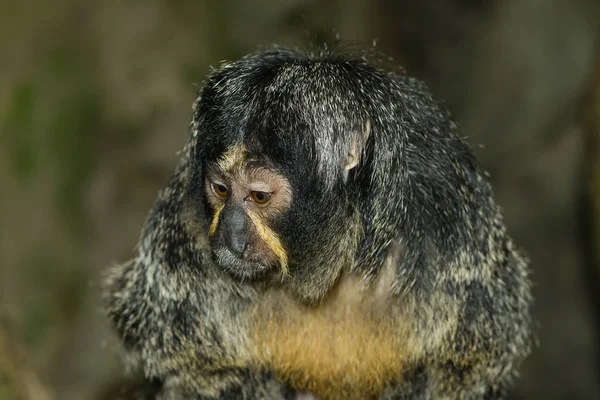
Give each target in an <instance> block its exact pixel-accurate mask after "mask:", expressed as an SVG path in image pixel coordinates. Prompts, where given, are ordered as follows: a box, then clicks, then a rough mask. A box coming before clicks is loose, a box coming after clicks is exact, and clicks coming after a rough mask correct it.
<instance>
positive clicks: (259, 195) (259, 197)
mask: <svg viewBox="0 0 600 400" xmlns="http://www.w3.org/2000/svg"><path fill="white" fill-rule="evenodd" d="M250 197H251V198H252V200H254V202H255V203H258V204H265V203H266V202H267V201H269V199H270V198H271V193H267V192H255V191H252V192H250Z"/></svg>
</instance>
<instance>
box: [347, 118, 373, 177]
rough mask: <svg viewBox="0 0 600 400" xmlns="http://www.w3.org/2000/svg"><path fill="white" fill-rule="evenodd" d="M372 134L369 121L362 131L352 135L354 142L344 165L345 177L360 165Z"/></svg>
mask: <svg viewBox="0 0 600 400" xmlns="http://www.w3.org/2000/svg"><path fill="white" fill-rule="evenodd" d="M370 134H371V121H370V120H367V121H366V122H365V123H364V125H363V126H362V129H361V130H359V131H358V132H355V133H354V134H353V135H352V142H351V143H350V147H349V148H348V155H347V156H346V160H345V161H344V165H343V169H344V177H347V176H348V171H350V170H351V169H352V168H354V167H356V166H357V165H358V164H360V161H361V160H360V159H361V156H362V153H363V150H364V148H365V145H366V144H367V139H368V138H369V135H370Z"/></svg>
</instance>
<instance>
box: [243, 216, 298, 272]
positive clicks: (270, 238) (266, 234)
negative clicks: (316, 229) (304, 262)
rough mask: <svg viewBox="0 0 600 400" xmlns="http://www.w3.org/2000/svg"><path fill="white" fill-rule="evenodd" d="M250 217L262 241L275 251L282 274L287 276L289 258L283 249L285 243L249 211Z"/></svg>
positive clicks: (258, 217)
mask: <svg viewBox="0 0 600 400" xmlns="http://www.w3.org/2000/svg"><path fill="white" fill-rule="evenodd" d="M248 217H250V220H252V223H253V224H254V227H255V228H256V232H257V233H258V236H260V238H261V240H262V241H264V242H265V243H266V244H267V246H268V247H269V248H270V249H271V251H273V254H275V256H276V257H277V259H278V260H279V264H280V266H281V274H282V275H283V276H285V275H287V274H288V256H287V252H286V251H285V248H284V247H283V243H281V240H280V239H279V236H278V235H277V234H276V233H275V232H274V231H273V230H272V229H271V228H269V227H268V226H267V225H266V224H265V223H264V222H263V221H262V219H261V218H260V216H258V215H257V214H256V213H254V212H252V211H248Z"/></svg>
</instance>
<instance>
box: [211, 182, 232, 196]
mask: <svg viewBox="0 0 600 400" xmlns="http://www.w3.org/2000/svg"><path fill="white" fill-rule="evenodd" d="M212 187H213V190H214V191H215V194H216V195H217V196H219V197H227V195H229V189H227V186H225V185H221V184H218V183H213V184H212Z"/></svg>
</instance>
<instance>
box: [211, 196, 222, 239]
mask: <svg viewBox="0 0 600 400" xmlns="http://www.w3.org/2000/svg"><path fill="white" fill-rule="evenodd" d="M221 210H223V204H218V205H216V206H215V212H214V214H213V219H212V222H211V224H210V228H208V236H212V235H214V233H215V231H216V230H217V226H219V215H221Z"/></svg>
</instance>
